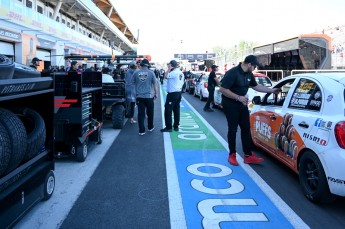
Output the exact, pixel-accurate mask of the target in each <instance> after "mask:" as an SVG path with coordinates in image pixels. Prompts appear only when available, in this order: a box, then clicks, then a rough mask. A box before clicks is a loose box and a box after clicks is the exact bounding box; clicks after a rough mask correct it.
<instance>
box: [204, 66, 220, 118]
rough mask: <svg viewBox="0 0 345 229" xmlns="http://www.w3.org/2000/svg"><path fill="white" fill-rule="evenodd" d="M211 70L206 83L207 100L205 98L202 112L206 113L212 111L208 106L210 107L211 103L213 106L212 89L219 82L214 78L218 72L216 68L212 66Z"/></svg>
mask: <svg viewBox="0 0 345 229" xmlns="http://www.w3.org/2000/svg"><path fill="white" fill-rule="evenodd" d="M211 69H212V71H211V72H210V75H209V76H208V83H207V90H208V98H207V102H206V104H205V107H204V111H206V112H212V111H214V110H213V109H212V108H211V107H210V105H211V103H213V104H214V89H215V88H216V86H217V85H219V80H218V78H217V76H216V71H218V66H217V65H212V66H211Z"/></svg>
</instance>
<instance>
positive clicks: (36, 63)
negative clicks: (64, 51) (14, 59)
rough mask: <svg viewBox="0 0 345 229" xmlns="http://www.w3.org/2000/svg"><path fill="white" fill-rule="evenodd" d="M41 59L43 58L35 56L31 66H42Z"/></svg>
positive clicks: (35, 67)
mask: <svg viewBox="0 0 345 229" xmlns="http://www.w3.org/2000/svg"><path fill="white" fill-rule="evenodd" d="M40 61H42V60H40V59H38V58H37V57H34V58H33V59H32V61H31V65H30V67H32V68H34V69H36V70H37V67H38V66H40Z"/></svg>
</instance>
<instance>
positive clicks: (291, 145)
mask: <svg viewBox="0 0 345 229" xmlns="http://www.w3.org/2000/svg"><path fill="white" fill-rule="evenodd" d="M292 117H293V115H292V114H288V113H287V114H285V115H284V118H283V123H281V124H280V126H279V132H277V133H275V135H274V144H275V146H276V148H277V149H280V150H281V151H282V152H284V153H285V154H286V155H287V156H288V157H291V158H293V159H294V160H296V154H297V151H298V148H297V144H296V141H295V140H294V136H295V133H296V129H295V128H294V126H293V125H292V124H291V122H292Z"/></svg>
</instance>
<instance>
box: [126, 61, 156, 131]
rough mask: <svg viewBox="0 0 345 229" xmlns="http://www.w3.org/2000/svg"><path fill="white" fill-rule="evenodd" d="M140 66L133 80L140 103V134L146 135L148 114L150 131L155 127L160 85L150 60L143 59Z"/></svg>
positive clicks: (138, 103) (138, 102) (137, 100)
mask: <svg viewBox="0 0 345 229" xmlns="http://www.w3.org/2000/svg"><path fill="white" fill-rule="evenodd" d="M140 66H141V68H140V69H138V70H136V71H135V72H134V73H133V76H132V82H133V84H134V85H135V92H136V103H137V105H138V124H139V135H144V134H145V124H144V121H145V116H146V114H147V128H148V131H153V130H154V128H155V127H154V125H153V115H154V102H153V100H154V99H155V98H157V96H158V85H157V81H156V76H155V73H154V72H153V71H151V70H150V69H149V67H150V62H149V61H148V60H147V59H143V60H142V61H141V63H140Z"/></svg>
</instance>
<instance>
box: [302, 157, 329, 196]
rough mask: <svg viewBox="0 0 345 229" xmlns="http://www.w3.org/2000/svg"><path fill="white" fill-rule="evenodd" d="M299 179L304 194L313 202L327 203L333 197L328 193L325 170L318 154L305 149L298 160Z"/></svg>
mask: <svg viewBox="0 0 345 229" xmlns="http://www.w3.org/2000/svg"><path fill="white" fill-rule="evenodd" d="M299 181H300V184H301V186H302V190H303V193H304V195H305V196H306V197H307V198H308V199H309V200H310V201H312V202H314V203H329V202H332V201H333V200H334V199H335V196H334V195H333V194H331V193H330V191H329V187H328V183H327V179H326V175H325V171H324V169H323V167H322V164H321V162H320V160H319V158H318V156H317V155H316V154H315V153H314V152H312V151H307V152H305V153H304V154H303V155H302V158H301V160H300V162H299Z"/></svg>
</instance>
